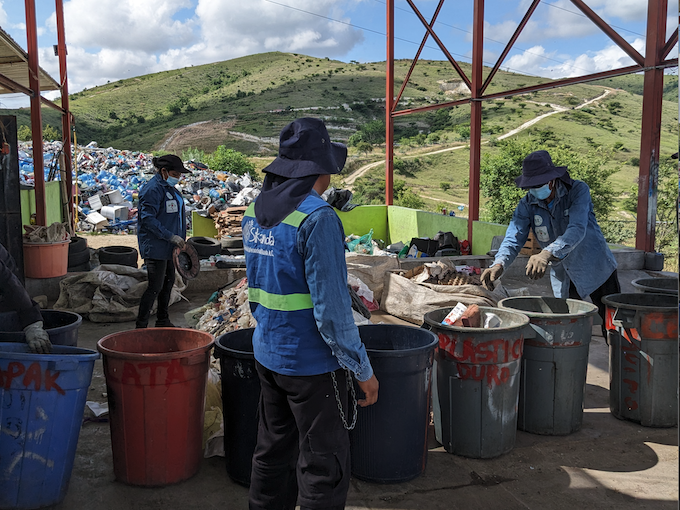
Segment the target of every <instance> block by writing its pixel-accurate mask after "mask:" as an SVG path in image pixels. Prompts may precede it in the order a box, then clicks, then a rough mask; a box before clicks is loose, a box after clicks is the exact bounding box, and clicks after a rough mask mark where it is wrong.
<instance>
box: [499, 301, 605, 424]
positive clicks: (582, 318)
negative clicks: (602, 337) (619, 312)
mask: <svg viewBox="0 0 680 510" xmlns="http://www.w3.org/2000/svg"><path fill="white" fill-rule="evenodd" d="M498 307H499V308H508V309H511V310H515V311H518V312H521V313H523V314H524V315H526V316H527V317H529V321H530V323H531V327H532V329H533V330H534V333H535V334H534V335H531V334H527V335H526V337H525V338H524V353H523V354H522V371H521V376H520V384H519V407H518V410H517V412H518V415H517V428H518V429H519V430H523V431H525V432H531V433H532V434H545V435H550V436H557V435H566V434H571V433H572V432H576V431H577V430H580V429H581V425H582V424H583V398H584V395H585V388H586V373H587V371H588V349H589V347H590V336H591V333H592V329H593V317H594V316H595V315H596V314H597V306H595V305H593V304H591V303H586V302H585V301H579V300H576V299H560V298H554V297H540V296H535V297H534V296H528V297H511V298H506V299H503V300H501V301H500V302H499V303H498Z"/></svg>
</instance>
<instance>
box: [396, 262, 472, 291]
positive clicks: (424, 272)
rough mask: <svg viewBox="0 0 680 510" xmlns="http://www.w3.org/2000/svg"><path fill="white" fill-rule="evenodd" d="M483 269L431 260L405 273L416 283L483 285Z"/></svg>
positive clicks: (405, 275) (406, 276)
mask: <svg viewBox="0 0 680 510" xmlns="http://www.w3.org/2000/svg"><path fill="white" fill-rule="evenodd" d="M480 273H481V269H480V268H478V267H474V266H454V265H449V264H447V263H445V262H442V261H437V262H429V263H426V264H423V265H422V266H418V267H415V268H413V269H410V270H408V271H406V272H404V273H403V275H402V276H403V277H404V278H408V279H409V280H413V281H414V282H416V283H433V284H435V285H481V284H482V282H481V279H480V276H479V275H480Z"/></svg>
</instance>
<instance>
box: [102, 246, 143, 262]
mask: <svg viewBox="0 0 680 510" xmlns="http://www.w3.org/2000/svg"><path fill="white" fill-rule="evenodd" d="M98 255H99V263H100V264H118V265H121V266H130V267H137V250H136V249H135V248H130V247H129V246H105V247H103V248H99V251H98Z"/></svg>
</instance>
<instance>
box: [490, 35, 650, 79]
mask: <svg viewBox="0 0 680 510" xmlns="http://www.w3.org/2000/svg"><path fill="white" fill-rule="evenodd" d="M631 45H632V46H633V47H634V48H635V49H636V50H638V51H639V52H640V53H644V46H645V42H644V40H642V39H635V41H633V42H632V43H631ZM549 59H554V60H559V61H560V62H555V63H551V62H552V61H550V60H549ZM632 64H633V60H632V59H631V58H630V57H629V56H628V55H627V54H626V53H625V52H624V51H623V50H622V49H621V48H619V47H618V46H617V45H615V44H612V45H609V46H607V47H605V48H603V49H601V50H599V51H594V52H588V53H583V54H581V55H579V56H577V57H576V58H569V57H566V56H564V55H558V54H557V52H546V51H545V48H543V47H542V46H534V47H532V48H530V49H528V50H526V51H524V52H523V53H520V54H517V55H513V56H512V57H510V58H509V59H508V60H507V61H506V62H505V64H504V65H503V67H506V66H507V67H509V68H511V69H512V70H514V71H519V72H523V73H527V74H533V75H538V76H543V77H546V78H568V77H574V76H583V75H585V74H591V73H598V72H602V71H609V70H611V69H617V68H621V67H626V66H629V65H632Z"/></svg>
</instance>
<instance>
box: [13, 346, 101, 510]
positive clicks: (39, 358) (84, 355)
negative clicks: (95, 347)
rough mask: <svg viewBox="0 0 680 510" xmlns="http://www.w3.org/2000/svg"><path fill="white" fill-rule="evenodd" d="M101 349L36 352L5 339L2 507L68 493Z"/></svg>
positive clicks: (31, 504) (55, 499)
mask: <svg viewBox="0 0 680 510" xmlns="http://www.w3.org/2000/svg"><path fill="white" fill-rule="evenodd" d="M98 358H99V353H97V352H95V351H92V350H89V349H79V348H77V347H68V346H54V349H53V352H52V354H31V353H30V352H29V350H28V346H27V345H26V344H23V343H0V424H1V426H2V433H1V434H0V508H1V509H9V508H12V509H33V508H40V507H44V506H51V505H56V504H58V503H60V502H61V501H62V500H63V499H64V497H65V496H66V491H67V489H68V483H69V480H70V478H71V470H72V468H73V460H74V458H75V454H76V445H77V444H78V435H79V433H80V425H81V422H82V420H83V411H84V408H85V401H86V400H87V390H88V388H89V386H90V382H91V380H92V370H93V368H94V362H95V360H96V359H98Z"/></svg>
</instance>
